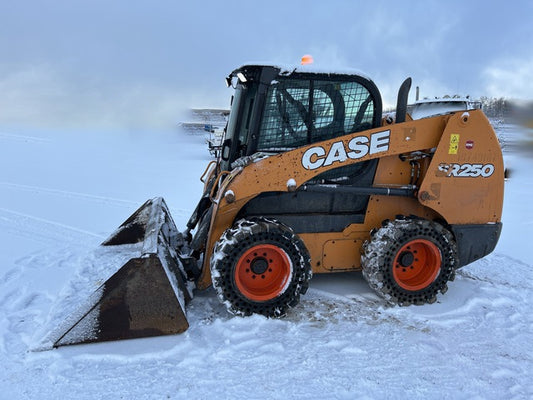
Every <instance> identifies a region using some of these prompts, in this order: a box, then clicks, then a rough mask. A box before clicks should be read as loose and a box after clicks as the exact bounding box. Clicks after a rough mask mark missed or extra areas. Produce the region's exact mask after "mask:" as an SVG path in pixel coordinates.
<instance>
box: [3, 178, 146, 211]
mask: <svg viewBox="0 0 533 400" xmlns="http://www.w3.org/2000/svg"><path fill="white" fill-rule="evenodd" d="M0 186H4V187H7V188H11V189H15V190H20V191H26V192H34V193H44V194H51V195H55V196H61V197H66V198H77V199H83V200H89V201H93V202H96V203H104V204H113V205H120V206H125V207H130V206H132V205H133V206H138V203H137V202H135V201H132V200H124V199H117V198H113V197H107V196H97V195H93V194H88V193H80V192H73V191H70V190H61V189H52V188H47V187H41V186H34V185H23V184H19V183H12V182H0Z"/></svg>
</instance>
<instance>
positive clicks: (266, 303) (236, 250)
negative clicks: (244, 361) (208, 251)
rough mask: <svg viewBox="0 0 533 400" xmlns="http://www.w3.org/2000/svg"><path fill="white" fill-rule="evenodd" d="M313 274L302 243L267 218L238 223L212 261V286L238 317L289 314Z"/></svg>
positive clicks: (285, 229) (220, 245)
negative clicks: (288, 311) (287, 312)
mask: <svg viewBox="0 0 533 400" xmlns="http://www.w3.org/2000/svg"><path fill="white" fill-rule="evenodd" d="M311 275H312V274H311V266H310V258H309V253H308V252H307V249H306V248H305V245H304V243H303V242H302V240H301V239H300V238H299V237H298V236H297V235H296V234H295V233H294V232H293V231H292V229H290V228H289V227H287V226H285V225H283V224H281V223H279V222H277V221H274V220H268V219H266V218H254V219H251V220H245V219H242V220H239V221H238V222H237V223H236V224H235V226H234V227H232V228H230V229H227V230H226V231H225V232H224V233H223V234H222V236H221V238H220V240H219V241H218V242H217V244H216V245H215V250H214V252H213V255H212V256H211V277H212V281H213V286H214V288H215V290H216V291H217V294H218V297H219V298H220V299H221V301H222V302H223V303H225V304H226V305H227V307H228V310H229V311H230V312H231V313H232V314H236V315H251V314H254V313H256V314H262V315H265V316H268V317H280V316H283V315H285V313H286V311H287V309H288V308H290V307H294V306H295V305H296V304H298V302H299V301H300V295H301V294H305V292H306V291H307V288H308V286H309V284H308V281H309V279H310V278H311Z"/></svg>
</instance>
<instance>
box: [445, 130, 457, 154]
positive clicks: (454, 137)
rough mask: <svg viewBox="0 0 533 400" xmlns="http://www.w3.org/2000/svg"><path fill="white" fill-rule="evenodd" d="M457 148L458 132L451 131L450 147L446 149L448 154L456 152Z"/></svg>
mask: <svg viewBox="0 0 533 400" xmlns="http://www.w3.org/2000/svg"><path fill="white" fill-rule="evenodd" d="M457 150H459V134H458V133H452V134H451V136H450V149H449V150H448V154H457Z"/></svg>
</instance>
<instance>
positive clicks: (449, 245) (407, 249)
mask: <svg viewBox="0 0 533 400" xmlns="http://www.w3.org/2000/svg"><path fill="white" fill-rule="evenodd" d="M361 264H362V268H363V276H364V278H365V279H366V280H367V282H368V283H369V285H370V287H371V288H372V289H374V290H375V291H376V292H377V293H378V294H379V295H380V296H381V297H383V298H384V299H385V300H387V301H388V302H389V303H391V304H399V305H402V306H407V305H411V304H417V305H421V304H426V303H434V302H435V301H436V300H437V293H439V292H440V293H443V294H444V293H445V292H446V291H447V290H448V287H447V282H448V281H449V280H453V279H454V277H455V268H456V266H457V265H458V256H457V245H456V243H455V240H454V238H453V235H452V234H451V233H450V232H449V231H448V230H447V229H445V228H444V227H443V226H442V225H440V224H438V223H436V222H433V221H427V220H423V219H396V220H394V221H388V220H387V221H385V222H384V223H383V226H382V227H381V228H380V229H378V230H377V231H374V232H372V234H371V238H370V240H369V241H367V242H365V244H364V245H363V255H362V258H361Z"/></svg>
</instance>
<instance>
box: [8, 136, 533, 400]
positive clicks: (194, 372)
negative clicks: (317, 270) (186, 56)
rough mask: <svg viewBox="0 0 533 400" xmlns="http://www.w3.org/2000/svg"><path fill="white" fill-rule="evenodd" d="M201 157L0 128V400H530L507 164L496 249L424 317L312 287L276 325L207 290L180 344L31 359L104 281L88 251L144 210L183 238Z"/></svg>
mask: <svg viewBox="0 0 533 400" xmlns="http://www.w3.org/2000/svg"><path fill="white" fill-rule="evenodd" d="M501 132H502V134H504V135H505V136H506V139H508V140H509V141H512V139H513V137H514V136H515V135H516V136H518V135H519V130H518V128H516V127H509V126H506V127H505V129H503V128H502V131H501ZM210 159H211V158H210V156H209V154H208V152H207V149H206V145H205V143H204V137H203V136H197V135H190V134H187V133H186V132H183V131H180V132H116V131H113V132H91V131H86V132H75V133H74V132H56V131H42V130H21V129H15V128H7V127H4V128H2V129H0V171H2V172H1V174H0V194H1V196H0V244H1V253H2V260H3V261H2V263H1V264H0V365H2V371H1V372H0V398H1V399H26V398H29V399H57V398H66V399H68V398H76V399H100V398H104V399H105V398H113V399H164V398H171V399H180V398H184V399H211V398H220V399H237V398H247V399H260V398H261V399H262V398H273V399H291V398H295V399H297V398H306V399H325V398H332V399H354V398H378V399H380V398H401V399H404V398H424V399H427V398H450V399H452V398H453V399H458V398H459V399H461V398H468V399H470V398H493V399H502V398H505V399H507V398H517V399H522V398H531V397H532V396H533V383H532V382H533V316H532V315H533V314H532V312H531V310H532V309H533V296H532V294H533V272H532V266H533V262H532V261H531V259H530V254H531V249H530V248H529V246H530V240H529V237H530V232H531V230H532V228H533V213H532V211H531V198H532V197H533V178H531V173H530V171H531V170H532V168H533V157H531V154H526V153H519V152H510V153H508V154H506V160H507V162H508V164H509V165H510V166H511V168H512V175H511V179H510V180H509V181H508V182H507V183H506V201H505V210H504V230H503V234H502V237H501V240H500V243H499V245H498V247H497V248H496V250H495V252H494V253H493V254H491V255H490V256H488V257H486V258H485V259H483V260H480V261H478V262H475V263H473V264H471V265H469V266H467V267H465V268H463V269H461V270H460V271H459V272H458V275H457V278H456V280H455V281H454V282H452V283H450V285H449V291H448V293H447V294H446V295H444V296H440V297H439V299H438V302H437V303H435V304H433V305H428V306H421V307H406V308H397V307H393V308H391V307H387V306H386V305H385V304H384V303H383V301H381V300H380V299H379V298H378V297H377V296H375V295H374V294H373V293H372V291H371V290H370V289H369V288H368V286H367V285H366V283H365V282H364V280H363V279H362V277H361V275H360V274H355V273H354V274H342V275H332V276H315V277H314V278H313V279H312V281H311V288H310V290H309V292H308V294H307V295H306V296H304V297H303V298H302V302H301V303H300V305H299V306H298V307H296V308H295V309H294V310H293V311H291V313H290V314H289V315H288V317H287V318H284V319H281V320H271V319H266V318H264V317H261V316H253V317H249V318H239V317H232V316H230V315H229V314H228V313H227V312H226V311H225V309H224V306H222V305H220V304H219V302H218V300H217V299H216V297H215V295H214V292H213V291H212V290H208V291H206V292H204V293H200V294H198V295H197V296H196V297H195V298H194V300H193V301H192V303H191V305H190V307H189V308H188V316H189V320H190V323H191V328H190V329H189V330H188V331H187V332H186V333H184V334H182V335H175V336H166V337H158V338H150V339H139V340H130V341H122V342H109V343H100V344H93V345H83V346H71V347H63V348H59V349H56V350H48V351H35V350H36V349H39V348H40V345H41V343H42V341H43V339H44V338H45V337H46V335H47V334H48V333H49V332H50V330H52V329H54V328H55V326H56V324H57V323H59V322H60V321H61V319H62V318H64V317H65V316H66V315H67V314H68V313H69V311H70V309H71V308H72V307H75V305H76V304H77V302H78V301H80V300H83V299H85V298H86V297H87V296H88V295H89V294H90V293H91V292H92V291H93V290H94V289H96V288H97V287H98V286H99V285H100V284H101V283H102V282H101V280H102V279H105V277H102V276H100V275H101V274H102V273H105V271H106V269H107V267H108V266H107V265H105V264H104V265H102V264H101V263H99V262H98V257H97V256H98V255H100V252H101V251H102V250H101V249H98V247H97V246H98V244H99V243H100V242H101V241H102V240H103V239H104V238H105V237H106V236H107V235H108V234H109V233H111V232H112V231H113V229H114V228H115V227H117V226H118V225H119V224H120V223H121V222H122V221H123V220H124V219H125V218H126V217H128V216H129V215H130V214H131V213H132V212H133V211H134V210H135V209H136V208H137V207H138V206H139V205H141V204H142V203H143V202H144V201H145V200H146V199H147V198H151V197H155V196H163V197H165V199H166V200H167V203H168V205H169V207H170V209H171V211H172V214H173V216H174V219H175V221H176V224H177V225H178V226H180V227H183V226H185V223H186V221H187V219H188V217H189V215H190V213H191V211H192V209H193V208H194V206H195V205H196V201H197V199H198V196H199V195H200V192H201V189H202V184H201V182H200V181H199V180H198V178H199V176H200V175H201V173H202V172H203V170H204V168H205V166H206V164H207V162H208V161H210Z"/></svg>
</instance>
